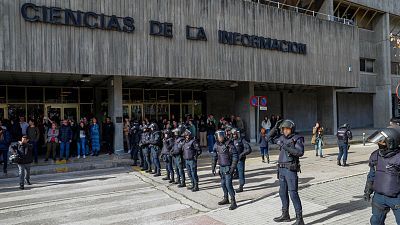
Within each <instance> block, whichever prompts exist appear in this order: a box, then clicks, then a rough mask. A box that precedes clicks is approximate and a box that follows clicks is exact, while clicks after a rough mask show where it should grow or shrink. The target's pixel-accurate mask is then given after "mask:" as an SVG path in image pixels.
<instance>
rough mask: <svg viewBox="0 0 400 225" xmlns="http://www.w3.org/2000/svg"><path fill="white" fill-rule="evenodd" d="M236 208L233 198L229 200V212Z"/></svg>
mask: <svg viewBox="0 0 400 225" xmlns="http://www.w3.org/2000/svg"><path fill="white" fill-rule="evenodd" d="M236 208H237V205H236V199H235V197H233V198H231V206H229V210H234V209H236Z"/></svg>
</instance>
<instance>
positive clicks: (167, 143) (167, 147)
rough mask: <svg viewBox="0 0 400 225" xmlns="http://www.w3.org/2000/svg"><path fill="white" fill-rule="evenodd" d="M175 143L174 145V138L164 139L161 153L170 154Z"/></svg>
mask: <svg viewBox="0 0 400 225" xmlns="http://www.w3.org/2000/svg"><path fill="white" fill-rule="evenodd" d="M173 145H174V140H173V139H172V138H168V139H164V140H163V147H162V150H161V154H163V155H169V153H170V152H171V150H172V148H173Z"/></svg>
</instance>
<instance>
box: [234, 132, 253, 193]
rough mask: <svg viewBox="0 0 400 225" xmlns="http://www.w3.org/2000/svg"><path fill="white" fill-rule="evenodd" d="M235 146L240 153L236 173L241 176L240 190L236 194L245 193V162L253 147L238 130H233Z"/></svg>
mask: <svg viewBox="0 0 400 225" xmlns="http://www.w3.org/2000/svg"><path fill="white" fill-rule="evenodd" d="M231 133H232V140H233V145H234V146H235V148H236V150H237V153H238V163H237V167H236V172H237V174H238V175H239V188H238V189H236V192H237V193H239V192H243V186H244V184H245V183H246V181H245V176H244V172H245V162H246V155H248V154H250V153H251V147H250V145H249V143H248V142H247V141H246V140H245V139H244V138H243V137H241V135H240V131H239V130H238V129H236V128H233V129H232V130H231Z"/></svg>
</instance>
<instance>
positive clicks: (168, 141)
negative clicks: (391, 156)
mask: <svg viewBox="0 0 400 225" xmlns="http://www.w3.org/2000/svg"><path fill="white" fill-rule="evenodd" d="M164 134H165V133H164ZM173 147H174V139H173V138H172V137H171V136H170V135H169V136H167V137H164V139H163V147H162V150H161V155H162V159H163V161H164V162H165V169H166V170H167V176H166V177H165V178H163V180H169V183H174V182H175V179H174V169H173V157H172V150H173Z"/></svg>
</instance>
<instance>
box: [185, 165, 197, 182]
mask: <svg viewBox="0 0 400 225" xmlns="http://www.w3.org/2000/svg"><path fill="white" fill-rule="evenodd" d="M186 170H187V173H188V176H189V177H190V180H191V182H192V185H197V184H198V183H199V177H198V176H197V160H195V159H192V160H186Z"/></svg>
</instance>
